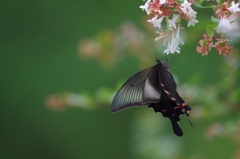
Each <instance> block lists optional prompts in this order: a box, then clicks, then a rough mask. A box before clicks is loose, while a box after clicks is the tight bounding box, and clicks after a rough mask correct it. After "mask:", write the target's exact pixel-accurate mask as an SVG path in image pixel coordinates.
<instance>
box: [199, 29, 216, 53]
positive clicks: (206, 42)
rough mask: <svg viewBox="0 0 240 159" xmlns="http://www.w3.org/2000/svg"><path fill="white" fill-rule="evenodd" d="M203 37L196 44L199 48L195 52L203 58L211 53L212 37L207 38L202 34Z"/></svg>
mask: <svg viewBox="0 0 240 159" xmlns="http://www.w3.org/2000/svg"><path fill="white" fill-rule="evenodd" d="M203 37H204V38H203V39H202V40H200V41H199V42H198V43H199V44H200V46H198V47H197V49H196V50H197V52H198V53H201V54H202V55H203V56H205V55H207V54H208V53H209V52H210V51H211V48H212V45H213V42H212V41H213V37H208V36H207V35H206V34H203Z"/></svg>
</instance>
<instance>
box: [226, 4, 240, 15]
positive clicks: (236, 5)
mask: <svg viewBox="0 0 240 159" xmlns="http://www.w3.org/2000/svg"><path fill="white" fill-rule="evenodd" d="M238 6H239V3H237V4H235V2H234V1H232V6H231V7H230V8H228V10H229V11H230V12H232V13H233V14H235V13H236V12H239V11H240V8H238Z"/></svg>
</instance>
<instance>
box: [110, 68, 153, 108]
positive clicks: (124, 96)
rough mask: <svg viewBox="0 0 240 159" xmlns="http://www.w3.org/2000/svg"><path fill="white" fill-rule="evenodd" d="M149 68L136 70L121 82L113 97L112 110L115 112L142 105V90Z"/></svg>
mask: <svg viewBox="0 0 240 159" xmlns="http://www.w3.org/2000/svg"><path fill="white" fill-rule="evenodd" d="M151 69H152V67H150V68H147V69H145V70H142V71H140V72H138V73H137V74H135V75H134V76H132V77H131V78H130V79H129V80H127V82H125V83H124V84H123V86H122V87H121V88H120V89H119V91H118V92H117V94H116V95H115V97H114V99H113V102H112V106H111V111H112V112H117V111H119V110H122V109H125V108H128V107H131V106H142V105H144V104H143V103H142V92H143V88H144V85H145V82H146V79H147V77H148V73H149V71H150V70H151Z"/></svg>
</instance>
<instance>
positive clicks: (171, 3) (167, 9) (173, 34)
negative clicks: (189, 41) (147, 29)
mask: <svg viewBox="0 0 240 159" xmlns="http://www.w3.org/2000/svg"><path fill="white" fill-rule="evenodd" d="M192 2H193V1H192V0H184V2H182V1H180V0H147V1H146V3H145V4H144V5H142V6H140V8H141V9H142V10H145V11H146V12H147V14H148V15H152V16H153V17H152V19H149V20H148V22H149V23H151V24H153V26H154V27H155V28H158V29H159V30H160V31H157V34H159V36H158V37H156V38H155V41H159V40H163V41H164V44H166V43H167V48H166V49H165V51H164V53H166V54H169V53H172V54H174V53H176V52H177V53H180V48H179V47H178V45H179V44H184V42H183V40H182V39H181V38H180V34H179V32H180V29H183V27H181V26H180V24H181V21H182V20H186V21H187V22H188V24H187V26H188V27H190V26H195V24H196V23H198V20H197V19H196V15H197V12H196V11H194V10H193V9H192V7H191V6H192ZM194 2H195V3H198V2H197V1H194ZM210 3H211V5H209V6H208V8H213V10H215V13H216V15H217V16H218V17H220V19H219V22H218V26H217V27H215V28H213V27H212V28H211V29H212V30H213V31H212V32H211V33H210V34H209V33H208V36H207V35H206V34H203V36H204V38H203V39H202V40H200V41H199V44H200V46H198V47H197V49H196V50H197V52H198V53H201V54H202V55H207V54H208V53H209V52H210V50H211V48H212V47H215V48H216V49H217V50H218V52H219V55H224V56H226V54H229V53H230V48H232V47H231V46H230V45H229V43H230V42H229V41H230V40H229V39H227V38H226V37H225V35H226V33H228V32H229V31H231V30H232V25H231V23H232V22H234V21H232V22H230V21H229V17H230V16H231V15H234V14H236V12H240V8H239V4H240V3H235V1H233V0H232V1H224V0H223V1H212V0H211V1H210ZM200 6H201V4H200ZM164 19H165V20H166V27H165V28H166V29H165V30H163V29H162V26H161V25H162V22H163V20H164ZM215 19H216V18H215ZM212 21H213V22H214V20H212ZM216 21H217V20H215V22H216ZM214 32H216V33H218V34H220V37H221V38H217V37H215V36H214ZM210 35H212V37H209V36H210ZM213 39H216V40H217V42H216V43H215V44H214V45H213Z"/></svg>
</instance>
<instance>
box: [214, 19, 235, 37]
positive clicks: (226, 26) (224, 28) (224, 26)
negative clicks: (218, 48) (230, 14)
mask: <svg viewBox="0 0 240 159" xmlns="http://www.w3.org/2000/svg"><path fill="white" fill-rule="evenodd" d="M214 29H216V31H217V32H218V33H226V32H228V31H229V30H230V29H231V25H230V22H229V20H228V19H227V18H226V17H222V18H221V20H220V23H219V24H218V27H217V28H214Z"/></svg>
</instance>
